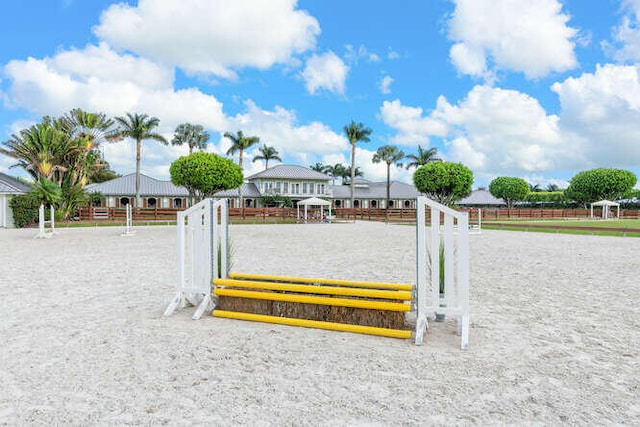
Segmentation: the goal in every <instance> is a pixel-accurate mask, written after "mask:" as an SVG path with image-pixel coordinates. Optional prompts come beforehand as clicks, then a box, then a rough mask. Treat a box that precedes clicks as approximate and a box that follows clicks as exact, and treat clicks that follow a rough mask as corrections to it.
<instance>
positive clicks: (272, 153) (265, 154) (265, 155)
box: [253, 144, 282, 170]
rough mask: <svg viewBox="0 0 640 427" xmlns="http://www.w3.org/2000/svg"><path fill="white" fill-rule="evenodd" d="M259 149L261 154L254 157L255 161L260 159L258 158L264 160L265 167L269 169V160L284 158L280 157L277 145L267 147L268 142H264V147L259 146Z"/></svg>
mask: <svg viewBox="0 0 640 427" xmlns="http://www.w3.org/2000/svg"><path fill="white" fill-rule="evenodd" d="M258 151H259V152H260V154H259V155H257V156H255V157H254V158H253V161H254V162H255V161H258V160H264V161H265V163H264V169H265V170H267V169H269V160H278V161H280V162H281V161H282V159H281V158H280V156H279V154H280V153H278V150H276V149H275V147H267V144H262V147H260V148H258Z"/></svg>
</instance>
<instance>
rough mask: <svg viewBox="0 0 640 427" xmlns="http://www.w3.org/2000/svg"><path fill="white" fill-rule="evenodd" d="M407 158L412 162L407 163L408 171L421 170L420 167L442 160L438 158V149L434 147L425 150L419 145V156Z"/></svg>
mask: <svg viewBox="0 0 640 427" xmlns="http://www.w3.org/2000/svg"><path fill="white" fill-rule="evenodd" d="M406 158H407V159H409V160H410V162H409V163H407V169H410V168H419V167H420V166H424V165H426V164H427V163H430V162H437V161H440V160H441V159H440V158H439V157H438V149H437V148H435V147H432V148H429V149H427V150H425V149H424V148H422V147H421V146H420V145H418V154H407V155H406Z"/></svg>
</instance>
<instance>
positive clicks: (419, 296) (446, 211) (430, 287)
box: [415, 196, 469, 349]
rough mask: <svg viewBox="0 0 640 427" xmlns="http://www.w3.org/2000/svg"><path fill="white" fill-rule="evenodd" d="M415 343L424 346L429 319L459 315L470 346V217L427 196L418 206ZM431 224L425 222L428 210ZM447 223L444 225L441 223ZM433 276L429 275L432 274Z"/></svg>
mask: <svg viewBox="0 0 640 427" xmlns="http://www.w3.org/2000/svg"><path fill="white" fill-rule="evenodd" d="M416 205H417V206H416V244H417V247H416V310H417V313H416V316H417V319H416V334H415V340H416V344H417V345H420V344H422V340H423V336H424V332H425V330H426V329H427V327H428V323H427V318H428V317H429V316H431V315H435V313H436V312H437V313H440V314H445V315H451V316H456V318H457V321H458V333H459V334H460V335H461V344H460V346H461V348H463V349H466V348H467V346H468V345H469V216H468V214H467V213H466V212H458V211H455V210H453V209H451V208H448V207H446V206H444V205H441V204H439V203H437V202H435V201H433V200H430V199H428V198H426V197H424V196H419V197H418V198H417V203H416ZM427 207H428V208H429V209H430V211H431V225H429V226H427V225H425V223H426V208H427ZM442 222H444V224H442ZM440 245H444V251H443V254H444V269H445V271H444V294H443V295H441V294H440V262H439V256H440ZM429 273H430V274H429Z"/></svg>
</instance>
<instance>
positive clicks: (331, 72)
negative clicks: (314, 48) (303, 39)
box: [301, 51, 349, 95]
mask: <svg viewBox="0 0 640 427" xmlns="http://www.w3.org/2000/svg"><path fill="white" fill-rule="evenodd" d="M348 73H349V67H348V66H347V65H346V64H345V63H344V62H343V61H342V59H340V58H338V56H337V55H336V54H335V53H333V52H331V51H329V52H327V53H324V54H322V55H315V54H314V55H313V56H311V58H309V59H308V60H307V65H306V67H305V69H304V70H303V71H302V73H301V76H302V78H303V79H304V81H305V85H306V88H307V92H309V93H310V94H312V95H314V94H315V93H316V92H318V91H319V90H321V89H324V90H327V91H329V92H334V93H338V94H344V87H345V80H346V79H347V74H348Z"/></svg>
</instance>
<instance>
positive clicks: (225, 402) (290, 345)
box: [0, 223, 640, 425]
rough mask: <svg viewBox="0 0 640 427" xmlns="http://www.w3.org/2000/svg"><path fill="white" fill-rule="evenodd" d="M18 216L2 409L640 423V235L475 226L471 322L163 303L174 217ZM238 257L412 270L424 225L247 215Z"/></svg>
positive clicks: (216, 417)
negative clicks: (213, 313)
mask: <svg viewBox="0 0 640 427" xmlns="http://www.w3.org/2000/svg"><path fill="white" fill-rule="evenodd" d="M60 231H61V232H60V234H59V235H57V236H54V237H53V238H51V239H49V240H36V239H34V238H33V236H34V235H35V234H36V230H0V338H1V343H2V345H1V347H0V425H60V424H65V425H162V424H168V425H193V424H195V425H232V424H233V425H237V424H245V425H398V424H406V425H433V424H436V425H451V424H482V425H485V424H493V425H495V424H518V425H521V424H525V425H528V424H541V425H542V424H544V425H550V424H551V425H554V424H562V423H566V424H578V425H595V424H629V425H638V424H640V353H639V351H640V350H639V349H640V309H639V306H640V256H639V254H640V251H639V250H638V249H639V248H640V240H639V239H632V238H614V237H598V236H570V235H555V234H534V233H520V232H507V231H483V234H482V235H479V236H472V238H471V249H472V276H471V278H472V288H471V307H472V315H471V339H470V347H469V349H468V350H466V351H462V350H460V349H459V344H460V341H459V337H458V336H456V335H455V323H454V322H453V321H452V320H448V321H446V322H444V323H433V322H431V323H430V330H429V331H428V333H427V335H426V337H425V339H426V342H425V344H424V345H423V346H422V347H416V346H415V345H413V343H412V341H409V340H397V339H391V338H381V337H373V336H365V335H354V334H348V333H340V332H331V331H321V330H312V329H302V328H295V327H287V326H277V325H268V324H259V323H250V322H242V321H234V320H226V319H214V318H212V317H210V316H205V317H203V318H202V319H201V320H199V321H193V320H191V314H192V313H193V308H188V309H185V310H182V311H180V312H177V313H176V314H174V315H173V316H171V317H167V318H165V317H163V316H162V312H163V311H164V309H165V307H166V305H167V303H168V302H169V300H170V298H171V296H172V295H173V293H174V287H175V283H176V277H177V266H176V253H175V252H176V245H175V241H176V236H175V228H173V227H149V228H138V229H137V234H136V235H135V236H132V237H122V236H120V235H119V234H120V232H121V229H116V228H88V229H62V230H60ZM231 236H232V240H233V246H234V254H235V255H234V265H233V270H234V271H242V272H254V273H272V274H290V275H300V276H324V277H331V278H345V279H367V280H385V281H410V282H413V280H414V269H415V266H414V257H415V254H414V251H415V231H414V229H413V228H412V227H410V226H402V225H385V224H380V223H374V224H369V223H355V224H331V225H327V224H317V225H266V226H259V225H255V226H254V225H239V226H232V227H231Z"/></svg>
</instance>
